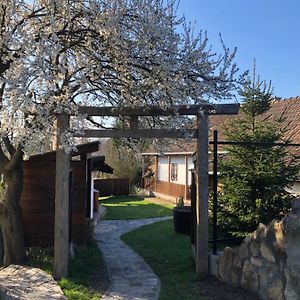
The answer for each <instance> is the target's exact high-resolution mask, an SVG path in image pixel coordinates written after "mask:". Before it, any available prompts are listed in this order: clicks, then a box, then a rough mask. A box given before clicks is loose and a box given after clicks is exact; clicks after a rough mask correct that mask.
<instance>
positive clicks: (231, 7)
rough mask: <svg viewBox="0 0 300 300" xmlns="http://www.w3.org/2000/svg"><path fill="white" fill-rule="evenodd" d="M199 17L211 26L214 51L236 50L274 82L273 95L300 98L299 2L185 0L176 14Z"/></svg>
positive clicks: (244, 65)
mask: <svg viewBox="0 0 300 300" xmlns="http://www.w3.org/2000/svg"><path fill="white" fill-rule="evenodd" d="M182 14H185V16H186V18H187V19H188V20H189V21H196V29H197V30H198V31H199V30H200V29H203V30H207V32H208V36H209V40H210V44H211V45H212V46H213V49H215V50H216V51H218V50H219V49H220V42H219V33H221V34H222V37H223V40H224V43H225V45H226V47H229V48H231V49H233V48H234V47H237V48H238V52H237V56H236V62H237V64H238V66H239V68H240V69H241V70H242V71H244V70H247V69H252V68H253V60H254V58H255V59H256V70H257V73H258V74H259V75H260V76H261V78H262V79H265V80H268V81H269V80H271V81H272V84H273V87H274V95H275V96H278V97H283V98H289V97H294V96H300V16H299V14H300V1H299V0H287V1H283V0H282V1H280V0H181V2H180V6H179V10H178V16H181V15H182Z"/></svg>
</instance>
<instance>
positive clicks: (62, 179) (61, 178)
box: [53, 115, 70, 280]
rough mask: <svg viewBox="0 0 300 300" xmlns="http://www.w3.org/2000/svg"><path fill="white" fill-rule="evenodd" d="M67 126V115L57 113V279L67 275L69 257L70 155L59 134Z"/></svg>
mask: <svg viewBox="0 0 300 300" xmlns="http://www.w3.org/2000/svg"><path fill="white" fill-rule="evenodd" d="M68 128H69V117H68V116H66V115H57V145H58V148H57V150H56V183H55V229H54V271H53V277H54V278H55V279H56V280H58V279H60V278H62V277H67V275H68V257H69V170H70V155H69V154H67V153H66V152H65V151H64V149H63V148H62V145H61V142H60V135H61V133H62V132H64V131H65V130H67V129H68Z"/></svg>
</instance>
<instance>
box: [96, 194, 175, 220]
mask: <svg viewBox="0 0 300 300" xmlns="http://www.w3.org/2000/svg"><path fill="white" fill-rule="evenodd" d="M100 203H101V204H102V205H104V206H105V207H106V209H107V213H106V215H105V217H104V219H105V220H130V219H145V218H155V217H164V216H171V215H172V208H173V207H174V204H165V203H159V202H158V203H154V202H153V201H150V200H147V198H142V197H137V196H122V197H105V198H101V199H100Z"/></svg>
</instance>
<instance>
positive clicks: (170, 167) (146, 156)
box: [142, 142, 195, 199]
mask: <svg viewBox="0 0 300 300" xmlns="http://www.w3.org/2000/svg"><path fill="white" fill-rule="evenodd" d="M182 145H184V146H182ZM155 150H156V151H155ZM155 150H153V149H152V151H151V150H150V151H149V152H145V153H142V156H143V165H144V166H145V165H146V163H145V162H146V161H147V160H148V163H147V169H145V168H143V169H144V170H143V180H144V188H145V189H146V190H148V191H151V192H153V193H154V194H155V195H156V196H158V197H163V198H169V199H175V198H178V197H180V196H182V197H183V198H184V199H190V191H189V186H190V184H191V172H190V170H191V169H193V168H194V163H193V154H194V152H195V143H192V142H191V143H187V142H185V143H183V144H177V143H172V144H170V146H169V150H168V151H166V152H159V151H158V150H157V149H155Z"/></svg>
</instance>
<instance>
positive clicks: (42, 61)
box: [0, 0, 240, 265]
mask: <svg viewBox="0 0 300 300" xmlns="http://www.w3.org/2000/svg"><path fill="white" fill-rule="evenodd" d="M176 5H177V1H175V0H170V1H161V0H108V1H103V0H74V1H68V0H33V1H29V0H28V1H26V0H7V1H5V2H2V3H1V4H0V22H1V28H0V101H1V102H0V103H1V106H0V114H1V123H0V138H1V143H0V172H1V174H3V193H2V194H1V205H0V225H1V230H2V235H3V240H4V264H5V265H7V264H10V263H19V262H21V261H22V259H23V256H24V247H23V237H22V223H21V210H20V206H19V200H20V196H21V192H22V180H23V175H22V162H23V159H24V157H25V156H26V155H30V154H32V153H36V152H42V151H44V150H45V149H46V148H47V146H48V143H49V139H50V135H51V134H53V132H54V131H55V120H56V118H55V117H56V116H58V118H60V116H61V115H70V116H71V119H70V122H71V129H68V130H66V131H64V132H61V135H60V141H61V144H62V145H63V148H64V151H66V152H68V151H70V149H72V147H73V144H72V137H73V135H74V133H76V134H78V131H80V126H81V121H82V119H83V118H84V116H82V115H80V114H79V113H78V107H79V106H80V105H83V104H87V103H93V105H99V106H101V105H107V104H110V105H114V106H119V107H122V106H151V105H159V106H161V107H169V106H171V105H177V104H197V103H202V102H203V101H204V99H206V100H209V99H210V98H214V99H219V100H220V99H223V98H228V97H230V96H231V92H232V90H233V89H234V88H235V85H236V84H237V83H238V82H239V80H240V79H239V78H237V68H236V65H235V64H234V63H233V59H234V55H235V51H233V52H230V51H229V50H228V49H227V48H225V47H224V52H223V53H222V54H221V55H216V54H215V53H213V52H212V50H211V47H210V45H209V44H208V38H207V35H206V33H204V32H202V33H200V34H199V35H194V32H193V30H192V29H191V27H190V26H189V25H187V24H186V23H185V20H184V18H178V17H176V9H175V8H176ZM180 27H181V29H180V30H178V29H179V28H180Z"/></svg>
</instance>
